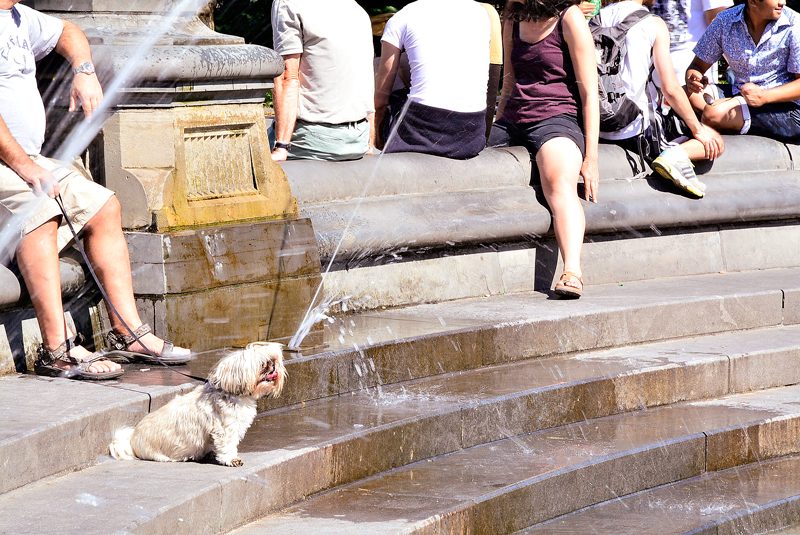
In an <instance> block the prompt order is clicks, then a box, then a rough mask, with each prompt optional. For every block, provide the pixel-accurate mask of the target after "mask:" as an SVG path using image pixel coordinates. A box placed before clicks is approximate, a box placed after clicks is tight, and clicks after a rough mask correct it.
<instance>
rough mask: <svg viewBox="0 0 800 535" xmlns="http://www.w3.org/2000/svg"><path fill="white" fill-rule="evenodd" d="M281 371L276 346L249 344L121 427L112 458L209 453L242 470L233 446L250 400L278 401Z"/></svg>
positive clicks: (184, 457) (251, 413) (252, 409)
mask: <svg viewBox="0 0 800 535" xmlns="http://www.w3.org/2000/svg"><path fill="white" fill-rule="evenodd" d="M285 379H286V370H285V369H284V367H283V352H282V350H281V345H280V344H275V343H270V342H253V343H252V344H249V345H248V346H247V347H246V348H244V349H241V350H237V351H234V352H232V353H231V354H230V355H228V356H226V357H225V358H223V359H222V360H220V361H219V362H218V363H217V365H216V366H214V369H212V370H211V373H210V374H209V376H208V382H207V383H206V384H204V385H200V386H198V387H197V388H195V389H194V390H192V391H191V392H188V393H186V394H183V395H181V396H178V397H176V398H175V399H173V400H172V401H170V402H169V403H167V404H166V405H164V406H163V407H161V408H160V409H158V410H156V411H154V412H152V413H150V414H148V415H147V416H145V417H144V418H143V419H142V421H140V422H139V423H138V424H137V425H136V427H135V428H130V427H127V428H123V429H120V430H118V431H117V432H116V433H115V435H114V440H113V441H112V442H111V444H110V445H109V450H110V451H111V455H112V456H113V457H114V458H116V459H121V460H132V459H147V460H151V461H161V462H169V461H189V460H202V459H203V458H204V457H205V456H206V455H208V454H209V453H211V452H213V453H214V455H215V457H216V459H217V461H218V462H219V463H220V464H224V465H226V466H242V464H243V463H242V460H241V459H240V458H239V452H238V446H239V442H241V440H242V439H243V438H244V434H245V433H246V432H247V429H248V428H249V427H250V424H252V423H253V419H254V418H255V417H256V400H257V399H258V398H260V397H263V396H269V397H273V398H274V397H278V396H279V395H280V393H281V390H283V383H284V381H285Z"/></svg>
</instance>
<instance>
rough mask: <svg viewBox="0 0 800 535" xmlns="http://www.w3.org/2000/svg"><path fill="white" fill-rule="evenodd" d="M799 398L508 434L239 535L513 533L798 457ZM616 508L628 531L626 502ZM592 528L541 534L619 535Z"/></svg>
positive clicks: (681, 407)
mask: <svg viewBox="0 0 800 535" xmlns="http://www.w3.org/2000/svg"><path fill="white" fill-rule="evenodd" d="M799 396H800V386H792V387H782V388H778V389H772V390H767V391H762V392H756V393H748V394H736V395H731V396H726V397H724V398H721V399H717V400H710V401H697V402H687V403H681V404H675V405H671V406H667V407H659V408H655V409H651V410H647V411H637V412H634V413H627V414H622V415H616V416H609V417H605V418H599V419H594V420H588V421H582V422H580V423H576V424H571V425H567V426H564V427H559V428H555V429H547V430H544V431H539V432H536V433H532V434H529V435H523V436H516V437H511V438H509V439H505V440H500V441H497V442H493V443H489V444H485V445H481V446H476V447H474V448H469V449H466V450H462V451H458V452H456V453H453V454H449V455H444V456H441V457H437V458H434V459H430V460H427V461H421V462H418V463H414V464H412V465H409V466H407V467H404V468H401V469H398V470H394V471H391V472H387V473H383V474H380V475H378V476H375V477H371V478H367V479H363V480H360V481H357V482H355V483H353V484H350V485H347V486H344V487H342V488H338V489H335V490H333V491H330V492H327V493H323V494H321V495H318V496H315V497H312V498H309V499H307V500H305V501H303V502H300V503H298V504H296V505H294V506H292V507H290V508H288V509H286V510H284V511H281V512H280V513H279V514H276V515H273V516H270V517H267V518H265V519H262V520H260V521H258V522H255V523H253V524H251V525H250V526H248V527H246V528H242V529H240V530H237V531H235V532H234V533H236V534H237V535H250V534H256V533H270V534H281V535H282V534H289V533H315V534H341V533H368V532H371V533H382V534H389V533H404V534H410V533H415V534H423V533H424V534H434V533H481V534H486V535H490V534H500V533H512V532H514V531H517V530H519V529H521V528H524V527H526V526H530V525H531V524H535V523H537V522H542V521H544V520H547V519H550V518H553V517H556V516H558V515H562V514H564V513H568V512H571V511H575V510H578V509H581V508H583V507H587V506H589V505H592V504H596V503H599V502H604V501H607V500H613V499H615V498H617V497H619V496H625V495H627V494H631V493H634V492H638V491H642V490H645V489H650V488H653V487H657V486H660V485H664V484H667V483H671V482H674V481H681V480H684V479H687V478H691V477H693V476H697V475H700V474H701V473H702V472H704V471H706V470H714V469H717V468H726V467H731V466H739V465H741V464H742V463H743V462H746V459H745V458H744V457H742V453H743V452H744V451H746V450H748V449H749V450H750V452H751V453H752V455H753V456H755V457H757V458H758V459H762V460H763V459H769V458H773V457H779V456H784V455H787V454H793V453H797V452H798V451H800V442H798V441H797V440H796V438H797V436H798V431H800V403H798V402H797V400H798V397H799ZM743 437H747V438H749V439H750V441H749V444H747V445H744V444H743V442H744V441H743V440H742V438H743ZM795 464H796V465H797V466H796V468H794V469H793V470H792V471H791V474H792V477H793V478H794V482H793V483H792V484H791V485H789V486H788V487H787V489H790V490H788V491H787V492H786V493H785V496H787V497H788V496H796V495H800V478H798V477H797V474H798V473H800V459H798V460H797V461H796V463H795ZM775 471H776V472H780V470H778V469H776V470H775ZM787 479H789V478H787ZM782 481H784V480H783V479H782ZM729 486H730V487H735V481H733V482H732V483H730V484H729ZM748 486H749V487H752V488H758V487H759V485H758V484H757V483H754V482H751V481H747V479H746V478H745V481H743V482H742V488H743V489H745V490H744V492H747V490H746V489H747V488H748ZM731 492H733V490H732V489H731ZM687 501H688V500H687ZM614 506H615V512H616V516H615V518H616V519H619V518H620V517H623V520H618V521H619V522H621V523H622V525H623V526H624V525H625V520H624V514H625V509H624V507H625V506H624V504H621V505H620V506H619V507H616V504H614ZM612 516H613V515H612ZM591 525H592V523H591V522H587V523H585V524H583V525H582V526H583V527H584V528H585V529H584V530H580V529H578V530H574V531H556V530H554V531H547V533H556V532H557V533H620V532H621V531H616V530H614V529H600V530H599V531H593V530H591V529H590V528H589V526H591ZM610 526H611V524H610V523H609V524H608V525H606V526H605V527H608V528H610ZM687 531H688V530H687ZM626 533H635V531H629V532H626ZM653 533H655V531H654V532H653ZM658 533H668V531H659V532H658ZM669 533H672V532H669ZM675 533H678V532H677V531H675ZM681 533H683V532H681Z"/></svg>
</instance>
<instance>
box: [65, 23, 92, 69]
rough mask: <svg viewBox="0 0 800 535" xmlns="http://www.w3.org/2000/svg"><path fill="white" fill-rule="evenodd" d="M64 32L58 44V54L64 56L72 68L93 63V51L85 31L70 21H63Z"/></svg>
mask: <svg viewBox="0 0 800 535" xmlns="http://www.w3.org/2000/svg"><path fill="white" fill-rule="evenodd" d="M61 22H62V23H63V24H64V30H63V31H62V32H61V37H60V38H59V39H58V43H57V44H56V52H58V53H59V54H60V55H62V56H64V58H65V59H66V60H67V61H68V62H69V64H70V65H72V67H78V66H79V65H82V64H84V63H86V62H89V63H91V61H92V50H91V48H90V47H89V40H88V39H86V35H85V34H84V33H83V31H82V30H81V29H80V28H78V27H77V26H75V25H74V24H73V23H71V22H68V21H65V20H64V21H61Z"/></svg>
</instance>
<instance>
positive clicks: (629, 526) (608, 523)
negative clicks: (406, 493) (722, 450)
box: [519, 455, 800, 535]
mask: <svg viewBox="0 0 800 535" xmlns="http://www.w3.org/2000/svg"><path fill="white" fill-rule="evenodd" d="M799 520H800V456H797V455H795V456H791V457H785V458H782V459H773V460H765V461H761V462H758V463H753V464H750V465H746V466H742V467H736V468H731V469H729V470H723V471H721V472H714V473H707V474H703V475H701V476H699V477H695V478H692V479H689V480H687V481H682V482H680V483H674V484H670V485H665V486H663V487H660V488H656V489H652V490H648V491H645V492H640V493H637V494H634V495H632V496H626V497H624V498H621V499H615V500H611V501H608V502H605V503H602V504H599V505H596V506H594V507H590V508H588V509H585V510H583V511H578V512H576V513H573V514H570V515H566V516H564V517H561V518H557V519H555V520H552V521H549V522H546V523H543V524H539V525H538V526H534V527H531V528H529V529H526V530H523V531H521V532H519V535H550V534H556V533H558V534H567V533H574V534H578V533H617V534H619V535H684V534H692V535H695V534H696V535H727V534H742V533H746V534H750V535H757V534H761V533H770V534H771V535H791V534H797V533H800V527H798V521H799ZM787 526H788V527H787ZM782 528H783V529H782ZM776 530H779V531H776Z"/></svg>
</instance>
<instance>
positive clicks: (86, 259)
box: [55, 195, 208, 382]
mask: <svg viewBox="0 0 800 535" xmlns="http://www.w3.org/2000/svg"><path fill="white" fill-rule="evenodd" d="M55 200H56V204H58V207H59V208H60V209H61V213H62V214H63V216H64V220H65V221H66V222H67V226H68V227H69V231H70V232H71V233H72V237H73V238H75V245H77V246H78V251H80V253H81V256H82V257H83V261H84V262H86V267H87V268H89V273H91V275H92V279H94V282H95V284H97V288H98V289H99V290H100V294H101V295H102V296H103V299H105V300H106V303H108V306H109V308H110V309H111V310H112V311H113V312H114V315H115V316H116V317H117V318H118V319H119V321H120V322H121V323H122V325H123V327H125V330H126V331H128V332H129V333H130V334H131V336H133V338H134V339H135V340H136V341H137V342H139V345H140V346H142V347H143V348H144V350H145V351H147V353H148V354H149V355H150V356H151V357H153V358H154V359H155V360H156V362H158V363H159V364H161V365H162V366H164V367H165V368H167V369H169V370H170V371H173V372H175V373H177V374H180V375H183V376H184V377H188V378H189V379H194V380H195V381H202V382H208V379H206V378H204V377H197V376H196V375H191V374H188V373H183V372H182V371H179V370H176V369H175V368H173V367H172V366H170V365H169V364H167V363H166V362H164V361H163V360H161V357H159V356H157V355H156V354H155V353H153V352H152V351H151V350H150V348H149V347H147V346H146V345H144V344H143V343H142V341H141V340H140V339H139V336H137V334H136V333H135V332H134V331H133V329H131V328H130V327H129V326H128V324H127V323H125V320H124V319H122V315H120V313H119V311H118V310H117V307H115V306H114V303H112V302H111V299H109V298H108V294H107V293H106V290H105V288H103V285H102V284H100V279H98V278H97V274H96V273H95V272H94V268H93V267H92V264H91V262H89V257H87V256H86V251H85V250H84V249H83V244H82V243H81V242H80V240H79V239H78V233H77V232H75V228H74V227H73V226H72V222H71V221H70V220H69V216H68V215H67V210H66V208H64V202H63V201H62V200H61V195H57V196H56V199H55Z"/></svg>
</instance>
